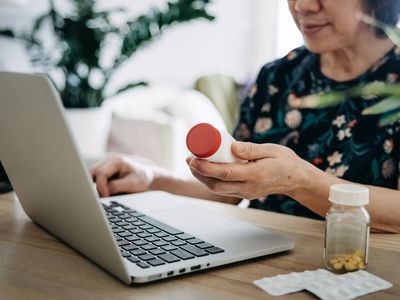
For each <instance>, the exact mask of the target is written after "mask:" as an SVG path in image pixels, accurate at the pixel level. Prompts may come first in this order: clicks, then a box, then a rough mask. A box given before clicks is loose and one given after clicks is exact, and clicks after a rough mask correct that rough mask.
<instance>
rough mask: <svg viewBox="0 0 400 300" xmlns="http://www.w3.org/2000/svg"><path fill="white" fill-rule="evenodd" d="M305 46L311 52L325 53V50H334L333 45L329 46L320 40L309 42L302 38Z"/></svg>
mask: <svg viewBox="0 0 400 300" xmlns="http://www.w3.org/2000/svg"><path fill="white" fill-rule="evenodd" d="M304 42H305V45H306V48H307V49H308V50H309V51H310V52H313V53H317V54H322V53H326V52H330V51H333V50H335V49H336V48H335V47H332V46H330V45H329V44H330V43H329V44H328V43H321V42H315V43H314V42H310V41H307V40H304Z"/></svg>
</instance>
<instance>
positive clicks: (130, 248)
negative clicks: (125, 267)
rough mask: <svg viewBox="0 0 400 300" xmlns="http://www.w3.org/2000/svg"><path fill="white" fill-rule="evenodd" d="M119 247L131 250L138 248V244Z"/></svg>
mask: <svg viewBox="0 0 400 300" xmlns="http://www.w3.org/2000/svg"><path fill="white" fill-rule="evenodd" d="M121 248H122V249H124V250H126V251H131V250H136V249H139V247H138V246H135V245H126V246H122V247H121Z"/></svg>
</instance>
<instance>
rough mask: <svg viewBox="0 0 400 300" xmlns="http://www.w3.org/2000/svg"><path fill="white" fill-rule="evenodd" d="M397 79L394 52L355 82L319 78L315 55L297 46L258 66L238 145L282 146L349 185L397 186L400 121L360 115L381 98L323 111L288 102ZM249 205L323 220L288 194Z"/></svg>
mask: <svg viewBox="0 0 400 300" xmlns="http://www.w3.org/2000/svg"><path fill="white" fill-rule="evenodd" d="M399 75H400V49H399V48H397V47H395V48H393V49H392V50H391V51H390V52H388V53H387V54H386V55H385V56H384V57H383V58H382V59H380V60H379V61H378V62H377V63H376V64H374V65H373V66H372V67H371V68H370V69H369V70H368V71H367V72H365V73H364V74H362V75H361V76H359V77H358V78H356V79H354V80H350V81H344V82H337V81H334V80H332V79H329V78H327V77H326V76H324V75H323V74H322V73H321V70H320V65H319V55H318V54H314V53H311V52H310V51H308V50H307V49H306V48H305V47H301V48H298V49H295V50H293V51H292V52H290V53H289V54H288V55H287V56H286V57H284V58H282V59H279V60H276V61H274V62H272V63H269V64H267V65H265V66H264V67H263V68H262V69H261V71H260V73H259V75H258V78H257V80H256V82H255V84H254V85H253V86H252V88H251V89H250V92H249V94H248V96H247V97H246V98H245V100H244V101H243V103H242V105H241V111H240V117H239V122H238V125H237V127H236V129H235V132H234V136H235V138H236V139H238V140H241V141H249V142H254V143H277V144H281V145H285V146H287V147H289V148H291V149H293V150H294V151H295V152H296V153H297V155H298V156H300V157H301V158H302V159H304V160H307V161H308V162H310V163H312V164H313V165H314V166H316V167H318V168H319V169H321V170H324V171H325V172H327V173H329V174H332V175H334V176H337V177H340V178H343V179H345V180H349V181H352V182H357V183H360V184H370V185H375V186H381V187H386V188H391V189H400V163H399V161H400V121H397V122H395V123H393V124H391V125H388V126H385V127H379V125H378V120H379V115H378V116H376V115H375V116H374V115H369V116H366V115H361V111H362V110H363V109H365V108H366V107H369V106H371V105H373V104H375V103H377V102H378V101H379V100H381V98H379V97H377V96H376V95H368V94H364V95H363V96H362V97H359V98H349V99H346V101H344V102H342V103H341V104H339V105H336V106H332V107H328V108H320V109H309V108H307V109H293V108H291V107H290V105H289V103H288V102H289V100H290V99H292V98H297V97H303V96H306V95H310V94H318V93H322V92H328V91H338V90H345V89H348V88H350V87H354V86H356V85H359V84H364V83H371V82H377V81H380V82H399V81H400V78H399ZM399 201H400V199H399ZM250 203H251V204H250V206H251V207H256V208H262V209H267V210H271V211H276V212H282V213H288V214H293V215H299V216H307V217H313V218H318V219H321V217H319V216H318V215H317V214H315V213H313V212H312V211H311V210H309V209H307V208H306V207H304V206H302V205H301V204H300V203H298V202H297V201H295V200H293V199H291V198H289V197H287V196H283V195H270V196H268V197H266V198H264V199H258V200H253V201H251V202H250Z"/></svg>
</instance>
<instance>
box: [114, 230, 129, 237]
mask: <svg viewBox="0 0 400 300" xmlns="http://www.w3.org/2000/svg"><path fill="white" fill-rule="evenodd" d="M117 234H118V235H119V236H120V237H127V236H131V235H132V233H130V232H129V231H124V232H118V233H117Z"/></svg>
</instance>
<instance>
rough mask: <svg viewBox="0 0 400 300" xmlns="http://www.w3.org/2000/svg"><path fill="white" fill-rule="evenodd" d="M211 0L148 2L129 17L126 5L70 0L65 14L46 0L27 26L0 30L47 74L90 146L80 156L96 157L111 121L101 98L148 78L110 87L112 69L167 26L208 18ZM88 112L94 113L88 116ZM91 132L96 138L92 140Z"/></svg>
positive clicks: (79, 134) (80, 140) (77, 132)
mask: <svg viewBox="0 0 400 300" xmlns="http://www.w3.org/2000/svg"><path fill="white" fill-rule="evenodd" d="M210 1H211V0H175V1H173V2H167V3H166V4H167V5H166V7H165V9H163V10H160V9H157V8H151V9H150V10H149V12H148V13H147V14H143V15H140V16H139V17H136V18H135V19H133V20H130V18H129V16H128V14H127V12H126V10H125V9H123V8H115V9H110V10H99V9H97V8H96V3H95V1H94V0H70V4H71V7H72V9H71V10H70V11H69V12H68V13H67V14H63V13H61V12H60V11H59V10H58V9H57V7H56V5H55V1H54V0H49V4H50V8H49V11H48V12H46V13H45V14H43V15H42V16H40V17H38V18H37V19H36V20H35V22H34V24H33V27H32V30H30V31H29V32H25V33H18V32H15V31H14V30H11V29H8V28H5V29H2V30H0V35H3V36H7V37H12V38H17V39H20V40H22V41H24V42H25V45H26V47H27V49H28V53H29V54H30V58H31V61H32V63H33V65H34V66H38V67H40V69H41V70H43V71H44V72H46V73H48V74H49V76H50V77H51V78H52V79H53V81H54V83H55V84H56V87H57V89H58V90H59V92H60V95H61V98H62V102H63V104H64V106H65V107H66V108H68V109H69V112H68V115H67V117H68V119H69V120H70V125H71V127H72V131H73V132H74V133H75V137H76V138H77V142H78V146H80V148H81V149H91V150H89V153H83V154H84V156H85V154H86V156H89V157H92V156H93V157H96V158H98V157H97V156H98V155H99V153H102V152H104V150H105V146H106V139H107V135H106V134H107V133H108V128H107V127H108V126H109V121H110V114H107V112H104V109H102V103H103V102H104V101H105V100H106V99H108V98H110V97H113V96H115V95H118V94H120V93H122V92H125V91H127V90H129V89H132V88H134V87H137V86H140V85H146V84H147V82H145V81H140V82H131V83H128V84H126V85H124V86H120V87H119V88H117V89H115V90H110V88H109V82H110V80H111V79H112V78H113V75H114V74H115V72H116V71H117V70H118V69H119V68H120V67H121V66H122V65H123V64H124V63H125V62H126V61H127V60H129V58H130V57H131V56H132V55H133V54H134V53H135V52H136V51H137V50H138V49H139V48H141V47H143V46H144V45H147V44H148V43H149V42H150V41H152V40H153V39H154V38H156V37H158V36H160V35H161V34H162V32H163V31H164V30H166V29H167V28H169V27H171V26H173V25H175V24H178V23H184V22H188V21H191V20H195V19H206V20H210V21H211V20H213V19H214V17H213V16H212V15H210V14H209V13H208V12H207V6H208V4H209V3H210ZM117 14H118V15H120V16H121V15H122V17H123V18H124V19H125V21H124V22H122V24H119V25H115V24H113V22H112V19H113V17H114V16H115V15H117ZM49 28H50V30H51V31H52V35H53V36H54V38H55V41H54V43H53V44H54V46H52V47H48V46H45V45H47V44H48V43H43V38H42V37H43V32H45V33H46V32H47V31H48V30H49ZM109 43H113V45H118V47H117V48H118V49H117V51H116V53H115V55H114V57H113V58H112V60H111V61H110V62H109V63H104V60H102V58H103V55H104V50H106V49H107V45H109ZM82 108H83V109H84V110H82ZM89 112H90V114H93V116H88V113H89ZM96 115H98V116H96ZM107 115H108V117H107ZM93 138H96V139H97V140H99V141H100V144H95V143H94V142H93Z"/></svg>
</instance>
